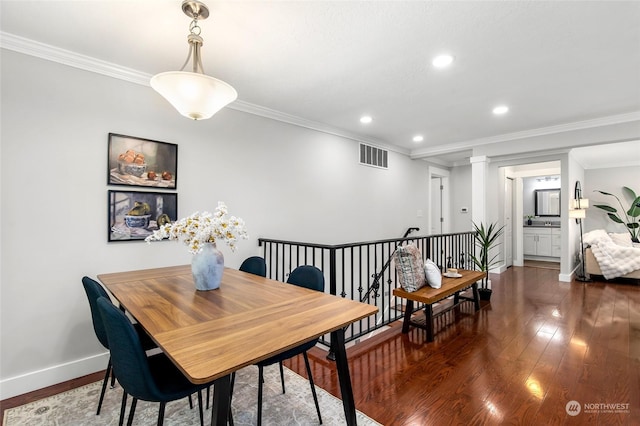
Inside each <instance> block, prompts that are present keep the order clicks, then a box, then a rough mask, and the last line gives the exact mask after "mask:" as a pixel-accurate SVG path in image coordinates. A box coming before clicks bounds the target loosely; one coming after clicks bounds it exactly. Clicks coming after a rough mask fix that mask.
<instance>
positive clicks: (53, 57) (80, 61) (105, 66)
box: [0, 31, 409, 155]
mask: <svg viewBox="0 0 640 426" xmlns="http://www.w3.org/2000/svg"><path fill="white" fill-rule="evenodd" d="M0 47H1V48H2V49H7V50H12V51H14V52H18V53H23V54H25V55H29V56H34V57H36V58H40V59H44V60H47V61H51V62H57V63H59V64H63V65H67V66H70V67H74V68H78V69H81V70H85V71H90V72H94V73H97V74H102V75H105V76H108V77H112V78H117V79H119V80H124V81H128V82H130V83H134V84H139V85H141V86H147V87H150V84H149V80H150V79H151V77H152V76H151V74H148V73H144V72H140V71H137V70H134V69H131V68H126V67H123V66H120V65H117V64H113V63H111V62H107V61H102V60H100V59H96V58H93V57H91V56H86V55H81V54H79V53H76V52H73V51H70V50H66V49H61V48H59V47H55V46H51V45H49V44H45V43H40V42H37V41H34V40H31V39H28V38H24V37H20V36H17V35H14V34H11V33H7V32H4V31H0ZM227 108H231V109H234V110H236V111H241V112H246V113H247V114H253V115H257V116H260V117H264V118H268V119H271V120H276V121H280V122H283V123H288V124H292V125H294V126H298V127H303V128H306V129H311V130H315V131H318V132H322V133H326V134H330V135H334V136H339V137H342V138H346V139H351V140H354V141H357V142H364V143H367V144H370V145H374V146H377V147H380V148H384V149H387V150H389V151H395V152H398V153H401V154H404V155H409V150H407V149H403V148H401V147H398V146H395V145H390V144H387V143H385V142H384V141H381V140H378V139H375V138H367V137H364V136H362V135H358V134H355V133H351V132H347V131H346V130H342V129H339V128H335V127H332V126H329V125H326V124H323V123H319V122H316V121H312V120H307V119H305V118H302V117H298V116H294V115H291V114H287V113H284V112H280V111H276V110H273V109H270V108H266V107H263V106H260V105H255V104H252V103H249V102H245V101H242V100H236V101H235V102H233V103H231V104H229V105H228V106H227Z"/></svg>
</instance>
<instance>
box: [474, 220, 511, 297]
mask: <svg viewBox="0 0 640 426" xmlns="http://www.w3.org/2000/svg"><path fill="white" fill-rule="evenodd" d="M473 228H474V231H475V234H474V242H475V246H476V248H478V249H479V251H480V253H479V254H478V256H477V257H476V256H471V259H472V260H473V263H474V264H475V265H476V268H478V269H479V270H480V271H483V272H486V273H487V276H486V277H484V278H483V279H482V281H481V285H480V288H479V289H478V292H479V293H480V299H482V300H490V299H491V292H492V291H491V289H490V288H489V286H488V284H489V283H488V281H489V276H488V274H489V268H491V267H492V266H493V265H495V264H496V263H498V261H497V260H496V259H497V257H498V254H495V255H494V256H493V257H491V258H490V257H489V256H490V253H489V252H490V251H491V249H492V248H494V247H496V246H497V245H498V244H500V242H499V241H498V239H499V238H500V236H501V235H502V233H503V231H504V225H503V226H501V227H500V228H498V225H497V224H495V223H491V224H489V226H487V227H485V226H484V224H483V223H480V226H478V225H477V224H476V223H473Z"/></svg>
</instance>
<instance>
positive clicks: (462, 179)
mask: <svg viewBox="0 0 640 426" xmlns="http://www.w3.org/2000/svg"><path fill="white" fill-rule="evenodd" d="M449 183H450V185H449V186H450V188H451V223H452V226H451V232H467V231H471V230H473V224H472V223H471V217H472V209H471V164H469V165H465V166H459V167H454V168H453V169H452V170H451V175H450V179H449ZM463 207H466V208H467V213H463V212H461V209H462V208H463Z"/></svg>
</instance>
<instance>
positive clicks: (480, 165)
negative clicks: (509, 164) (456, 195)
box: [469, 155, 489, 225]
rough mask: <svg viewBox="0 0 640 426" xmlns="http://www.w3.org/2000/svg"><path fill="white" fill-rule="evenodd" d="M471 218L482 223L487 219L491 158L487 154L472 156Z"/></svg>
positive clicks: (477, 222)
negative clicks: (488, 176) (488, 177)
mask: <svg viewBox="0 0 640 426" xmlns="http://www.w3.org/2000/svg"><path fill="white" fill-rule="evenodd" d="M469 161H470V162H471V219H472V220H473V222H474V223H476V224H478V225H479V224H480V223H481V222H486V220H487V175H488V173H489V158H488V157H487V156H486V155H479V156H476V157H471V158H470V159H469Z"/></svg>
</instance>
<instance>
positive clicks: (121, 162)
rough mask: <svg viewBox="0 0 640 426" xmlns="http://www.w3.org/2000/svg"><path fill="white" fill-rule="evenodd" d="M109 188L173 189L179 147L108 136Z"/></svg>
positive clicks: (175, 183)
mask: <svg viewBox="0 0 640 426" xmlns="http://www.w3.org/2000/svg"><path fill="white" fill-rule="evenodd" d="M107 162H108V175H107V184H108V185H127V186H145V187H152V188H158V189H176V188H177V182H178V145H176V144H173V143H167V142H158V141H152V140H149V139H142V138H136V137H133V136H125V135H118V134H115V133H109V147H108V158H107Z"/></svg>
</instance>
